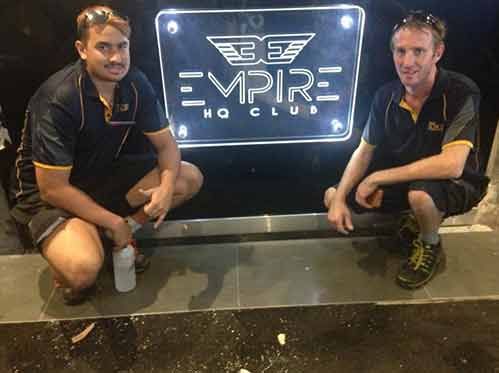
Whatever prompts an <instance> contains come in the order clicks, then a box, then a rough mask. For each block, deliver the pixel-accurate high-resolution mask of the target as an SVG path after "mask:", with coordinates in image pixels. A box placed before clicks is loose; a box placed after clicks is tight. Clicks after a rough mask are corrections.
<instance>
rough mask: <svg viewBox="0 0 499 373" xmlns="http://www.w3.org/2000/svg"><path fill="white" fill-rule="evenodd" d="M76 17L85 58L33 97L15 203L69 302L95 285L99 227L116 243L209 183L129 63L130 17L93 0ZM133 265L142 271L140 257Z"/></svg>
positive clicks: (101, 257)
mask: <svg viewBox="0 0 499 373" xmlns="http://www.w3.org/2000/svg"><path fill="white" fill-rule="evenodd" d="M76 23H77V32H78V38H77V41H76V43H75V46H76V49H77V51H78V54H79V56H80V59H79V61H78V62H76V63H75V64H72V65H69V66H67V67H65V68H64V69H62V70H60V71H59V72H57V73H55V74H54V75H52V76H51V77H50V78H49V79H48V80H47V81H46V82H45V83H44V84H43V85H42V86H41V87H40V88H39V89H38V91H37V92H36V93H35V95H34V96H33V97H32V98H31V100H30V102H29V104H28V108H27V112H26V122H25V128H24V132H23V138H22V143H21V146H20V148H19V150H18V158H17V161H16V171H17V173H16V176H17V182H16V183H15V187H14V188H15V190H14V192H15V200H16V205H15V207H14V208H13V210H12V215H13V216H14V218H15V219H16V220H17V221H18V222H20V223H22V224H27V225H28V227H29V229H30V232H31V234H32V237H33V240H34V242H35V244H36V246H37V247H38V248H39V249H40V251H41V253H42V255H43V256H44V257H45V259H46V260H47V261H48V263H49V265H50V267H51V269H52V270H53V273H54V278H55V282H56V283H57V284H58V286H60V287H61V288H63V289H64V295H65V300H66V301H67V303H78V302H80V301H82V300H83V299H84V298H85V293H87V292H88V291H87V290H88V289H89V288H90V289H91V288H92V287H93V284H94V282H95V280H96V277H97V274H98V272H99V270H100V269H101V267H102V264H103V260H104V250H103V244H102V239H101V238H102V237H101V233H104V234H105V235H107V236H109V237H110V238H111V239H112V240H113V241H114V242H113V246H114V249H115V250H120V249H122V248H123V247H125V246H126V245H128V244H130V243H131V241H132V234H133V232H134V231H135V230H137V229H138V228H139V227H140V226H141V225H142V224H144V223H145V222H146V221H147V220H148V219H154V220H155V227H158V225H159V224H161V222H162V221H163V220H164V219H165V216H166V214H167V213H168V211H169V210H170V209H171V208H173V207H175V206H178V205H179V204H181V203H182V202H184V201H186V200H188V199H189V198H191V197H193V196H194V195H195V194H196V193H197V192H198V191H199V189H200V188H201V185H202V182H203V181H202V180H203V177H202V174H201V173H200V171H199V170H198V168H197V167H195V166H194V165H192V164H189V163H186V162H181V160H180V154H179V150H178V148H177V145H176V142H175V139H174V138H173V136H172V134H171V131H170V130H169V128H168V122H167V119H166V117H165V115H164V113H163V110H162V109H161V107H160V105H159V104H158V100H157V99H156V95H155V93H154V90H153V88H152V86H151V84H150V83H149V81H148V80H147V78H146V77H145V75H144V74H143V73H141V72H140V71H139V70H137V69H134V68H130V53H129V37H130V32H131V31H130V25H129V22H128V20H127V19H126V18H124V17H122V16H120V15H118V14H117V13H116V12H115V11H113V10H112V9H111V8H109V7H105V6H92V7H89V8H87V9H85V10H83V11H82V12H81V13H80V14H79V15H78V17H77V19H76ZM143 139H147V140H148V141H149V142H147V141H142V140H143ZM151 144H152V148H151V146H150V145H151ZM139 145H140V146H139ZM148 146H149V148H148ZM152 150H155V151H152ZM136 264H137V268H139V269H143V267H144V266H145V260H144V256H143V255H137V262H136Z"/></svg>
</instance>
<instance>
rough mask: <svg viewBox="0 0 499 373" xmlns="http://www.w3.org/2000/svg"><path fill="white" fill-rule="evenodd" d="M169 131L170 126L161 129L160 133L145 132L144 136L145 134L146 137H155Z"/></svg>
mask: <svg viewBox="0 0 499 373" xmlns="http://www.w3.org/2000/svg"><path fill="white" fill-rule="evenodd" d="M169 129H170V126H167V127H165V128H161V129H160V130H159V131H153V132H145V131H144V134H145V135H149V136H150V135H153V136H154V135H159V134H160V133H163V132H165V131H168V130H169Z"/></svg>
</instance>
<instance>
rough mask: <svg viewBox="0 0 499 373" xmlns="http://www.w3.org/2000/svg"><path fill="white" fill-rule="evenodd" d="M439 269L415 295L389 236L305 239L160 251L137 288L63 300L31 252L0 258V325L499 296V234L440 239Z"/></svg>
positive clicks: (107, 287) (105, 285)
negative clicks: (403, 282)
mask: <svg viewBox="0 0 499 373" xmlns="http://www.w3.org/2000/svg"><path fill="white" fill-rule="evenodd" d="M443 240H444V247H445V249H446V252H447V268H445V270H444V271H443V273H441V274H439V275H438V276H437V277H436V278H435V279H434V280H433V281H432V282H431V283H430V284H429V285H428V286H426V287H425V288H422V289H420V290H417V291H407V290H403V289H400V288H399V287H397V285H396V284H395V283H394V277H395V274H396V272H397V269H398V266H399V265H400V263H401V262H402V260H403V258H401V257H400V256H398V255H396V254H395V253H393V250H394V247H393V245H394V243H393V242H392V241H391V240H389V239H387V238H354V239H347V238H344V239H338V238H332V239H306V240H283V241H262V242H244V243H224V244H209V245H192V246H175V247H159V248H156V249H155V253H154V254H153V261H152V265H151V268H150V269H149V270H148V271H147V272H146V273H144V274H143V275H140V276H139V277H138V283H137V288H136V289H135V290H134V291H132V292H130V293H126V294H120V293H117V292H116V290H115V289H114V287H113V281H112V276H111V273H110V272H108V271H106V270H104V271H103V272H102V275H101V276H100V278H99V281H98V292H97V295H96V296H95V297H94V298H92V299H91V300H90V301H89V302H87V303H85V304H83V305H81V306H76V307H68V306H65V305H64V304H63V303H62V300H61V298H60V294H59V293H58V291H56V290H55V289H53V288H52V281H51V276H50V273H49V270H48V268H47V265H46V264H45V262H44V261H43V260H42V259H41V258H40V257H39V256H38V255H31V256H2V257H0V269H1V270H2V273H3V276H1V277H0V289H1V292H2V294H1V298H2V299H3V300H8V301H2V302H1V303H0V323H5V322H22V321H35V320H54V319H74V318H95V317H97V318H99V317H107V316H120V315H140V314H157V313H172V312H186V311H195V310H226V309H230V310H237V309H244V308H266V307H289V306H302V305H305V306H308V305H324V304H345V303H371V302H374V303H377V302H384V303H385V302H387V303H391V302H395V303H397V302H401V303H406V302H419V301H422V302H425V301H432V300H441V299H456V298H457V299H475V298H482V297H498V298H499V272H498V271H497V263H498V261H499V245H498V243H499V235H498V234H497V233H495V232H484V233H453V234H444V235H443Z"/></svg>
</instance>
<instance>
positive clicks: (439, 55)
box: [434, 43, 445, 63]
mask: <svg viewBox="0 0 499 373" xmlns="http://www.w3.org/2000/svg"><path fill="white" fill-rule="evenodd" d="M444 52H445V44H444V43H439V44H438V45H437V46H436V47H435V53H434V56H435V63H437V62H438V61H440V59H441V58H442V56H443V55H444Z"/></svg>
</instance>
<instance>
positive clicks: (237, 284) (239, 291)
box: [236, 245, 241, 308]
mask: <svg viewBox="0 0 499 373" xmlns="http://www.w3.org/2000/svg"><path fill="white" fill-rule="evenodd" d="M239 260H240V258H239V245H238V246H237V247H236V306H237V308H240V307H241V287H240V281H239V280H240V277H239V273H240V271H239V268H240V262H239Z"/></svg>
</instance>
